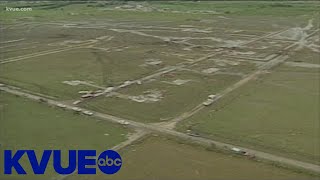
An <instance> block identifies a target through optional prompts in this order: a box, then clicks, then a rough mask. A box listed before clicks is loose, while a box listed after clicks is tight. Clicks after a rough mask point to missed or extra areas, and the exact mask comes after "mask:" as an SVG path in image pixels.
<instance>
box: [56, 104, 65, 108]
mask: <svg viewBox="0 0 320 180" xmlns="http://www.w3.org/2000/svg"><path fill="white" fill-rule="evenodd" d="M57 106H58V107H61V108H66V107H67V106H66V105H64V104H60V103H59V104H57Z"/></svg>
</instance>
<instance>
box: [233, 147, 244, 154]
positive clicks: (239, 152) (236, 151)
mask: <svg viewBox="0 0 320 180" xmlns="http://www.w3.org/2000/svg"><path fill="white" fill-rule="evenodd" d="M231 150H232V151H233V152H235V153H237V154H246V151H244V150H242V149H240V148H236V147H233V148H231Z"/></svg>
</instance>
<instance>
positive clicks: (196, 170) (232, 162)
mask: <svg viewBox="0 0 320 180" xmlns="http://www.w3.org/2000/svg"><path fill="white" fill-rule="evenodd" d="M121 153H122V154H123V155H122V161H123V165H122V168H121V170H120V171H119V172H118V173H117V174H115V175H111V176H110V175H105V174H102V173H99V174H97V175H96V176H78V175H73V176H70V177H68V178H67V180H73V179H80V180H82V179H83V180H84V179H85V180H93V179H131V180H136V179H207V178H208V177H210V179H243V180H244V179H261V180H262V179H317V178H316V177H312V176H308V175H305V174H300V173H296V172H292V171H289V170H286V169H282V168H277V167H275V166H272V165H267V164H264V163H260V162H255V161H252V160H248V159H245V158H242V157H238V156H233V155H226V154H222V153H217V152H214V151H207V150H205V149H204V148H201V147H194V146H190V145H186V144H178V143H177V142H175V141H172V140H168V139H165V138H161V137H150V138H148V139H146V140H144V141H142V142H140V143H137V144H134V145H132V146H131V147H128V148H126V149H124V150H122V152H121Z"/></svg>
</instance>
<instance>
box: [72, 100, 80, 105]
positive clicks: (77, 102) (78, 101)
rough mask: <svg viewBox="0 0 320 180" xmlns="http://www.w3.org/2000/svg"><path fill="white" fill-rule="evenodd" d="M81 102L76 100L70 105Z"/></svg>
mask: <svg viewBox="0 0 320 180" xmlns="http://www.w3.org/2000/svg"><path fill="white" fill-rule="evenodd" d="M80 102H81V101H80V100H77V101H74V102H73V103H72V104H74V105H76V104H79V103H80Z"/></svg>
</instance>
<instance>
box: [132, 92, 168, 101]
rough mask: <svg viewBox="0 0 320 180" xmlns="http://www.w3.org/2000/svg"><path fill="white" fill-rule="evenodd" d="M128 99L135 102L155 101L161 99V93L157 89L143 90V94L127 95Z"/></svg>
mask: <svg viewBox="0 0 320 180" xmlns="http://www.w3.org/2000/svg"><path fill="white" fill-rule="evenodd" d="M128 98H129V99H130V100H132V101H135V102H139V103H141V102H146V103H150V102H157V101H159V100H160V99H162V98H163V97H162V93H161V91H159V90H149V91H145V92H143V95H138V96H129V97H128Z"/></svg>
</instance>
